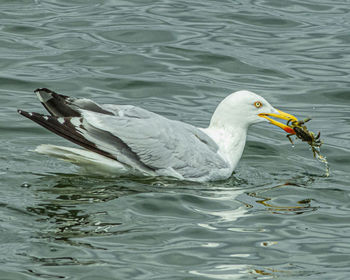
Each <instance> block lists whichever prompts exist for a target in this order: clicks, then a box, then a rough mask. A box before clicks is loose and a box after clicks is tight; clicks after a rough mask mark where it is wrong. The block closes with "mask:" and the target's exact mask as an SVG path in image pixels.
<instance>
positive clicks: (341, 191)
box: [0, 0, 350, 280]
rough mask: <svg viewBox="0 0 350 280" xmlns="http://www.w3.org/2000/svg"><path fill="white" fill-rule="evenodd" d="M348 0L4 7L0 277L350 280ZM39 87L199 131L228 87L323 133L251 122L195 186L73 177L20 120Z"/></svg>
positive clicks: (26, 1)
mask: <svg viewBox="0 0 350 280" xmlns="http://www.w3.org/2000/svg"><path fill="white" fill-rule="evenodd" d="M349 30H350V1H346V0H343V1H341V0H332V1H331V0H328V1H327V0H318V1H316V0H310V1H299V0H290V1H279V0H256V1H248V0H244V1H243V0H237V1H233V0H232V1H218V0H217V1H215V0H208V1H177V0H175V1H167V0H159V1H148V0H140V1H136V0H134V1H117V0H115V1H113V0H109V1H101V0H99V1H87V0H70V1H63V0H62V1H58V0H57V1H54V0H50V1H46V0H38V1H31V0H23V1H19V0H7V1H5V0H2V1H1V2H0V104H1V109H0V133H1V136H0V140H1V145H0V158H1V161H0V174H1V180H0V207H1V208H0V209H1V212H0V253H1V254H0V271H1V273H0V278H1V279H84V280H85V279H272V278H274V279H348V278H349V275H350V245H349V244H350V197H349V194H350V190H349V181H350V176H349V171H350V168H349V163H350V157H349V156H350V153H349V139H350V110H349V103H350V102H349V100H350V96H349V94H350V90H349V89H350V75H349V73H350V71H349V70H350V33H349ZM38 87H48V88H51V89H53V90H55V91H58V92H61V93H62V94H67V95H73V96H77V97H86V98H92V99H94V100H96V101H97V102H101V103H120V104H130V103H131V104H135V105H139V106H142V107H144V108H146V109H149V110H152V111H155V112H158V113H161V114H163V115H165V116H167V117H169V118H173V119H177V120H181V121H186V122H189V123H191V124H195V125H200V126H206V125H207V124H208V120H209V118H210V116H211V112H212V111H213V110H214V108H215V106H216V105H217V103H218V102H219V101H220V100H221V99H222V98H223V97H225V96H226V95H227V94H229V93H231V92H232V91H235V90H238V89H249V90H252V91H255V92H257V93H259V94H261V95H263V96H264V97H265V98H266V99H268V100H269V101H270V102H271V103H272V104H273V105H274V106H276V107H277V108H280V109H283V110H284V111H287V112H289V113H293V114H295V115H297V116H298V117H300V118H303V117H307V116H311V117H313V120H312V121H311V122H310V124H309V125H308V126H309V127H310V129H312V130H314V131H318V130H320V131H321V132H322V138H323V140H324V142H325V144H324V145H323V146H322V153H323V154H324V155H326V156H327V158H328V161H329V164H330V168H331V176H330V177H328V178H326V177H324V176H323V175H324V166H323V165H322V164H320V163H318V162H317V161H315V160H314V159H313V157H312V152H311V151H310V150H309V149H308V147H307V145H306V144H305V143H300V142H297V144H296V146H295V147H294V148H293V147H292V146H291V144H290V143H289V141H288V139H287V138H286V137H285V133H283V131H280V130H278V129H276V128H275V127H272V126H271V125H268V124H264V125H258V126H255V127H252V128H251V129H250V132H249V138H248V142H247V145H246V149H245V152H244V155H243V158H242V159H241V162H240V164H239V167H238V169H237V171H236V174H235V175H234V176H233V177H232V178H231V179H229V180H227V181H223V182H215V183H206V184H191V183H186V182H174V181H173V182H171V181H162V180H139V179H133V178H122V179H118V180H115V179H114V180H110V179H104V178H91V177H90V178H89V177H84V176H79V175H75V169H74V167H72V166H71V165H69V164H67V163H63V162H60V161H57V160H55V159H50V158H47V157H45V156H42V155H37V154H35V153H33V152H31V151H30V150H32V149H34V148H35V147H36V145H38V144H41V143H53V144H63V145H67V142H66V141H65V140H63V139H58V137H56V136H55V135H53V134H51V133H49V132H47V131H45V130H44V129H42V128H41V127H39V126H37V125H36V124H34V123H32V122H30V121H29V120H26V119H24V118H22V117H21V116H19V115H18V114H17V113H16V109H17V108H21V109H26V110H31V111H40V112H43V108H41V106H40V104H39V103H38V101H37V100H36V97H35V96H34V94H33V90H34V89H36V88H38Z"/></svg>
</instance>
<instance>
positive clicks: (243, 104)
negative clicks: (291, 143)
mask: <svg viewBox="0 0 350 280" xmlns="http://www.w3.org/2000/svg"><path fill="white" fill-rule="evenodd" d="M271 117H274V118H279V119H283V120H287V121H289V120H293V121H296V120H297V118H296V117H294V116H293V115H290V114H288V113H285V112H282V111H281V110H278V109H275V108H274V107H273V106H272V105H271V104H270V103H269V102H268V101H267V100H266V99H265V98H263V97H261V96H260V95H257V94H255V93H254V92H251V91H247V90H240V91H237V92H234V93H231V94H230V95H228V96H227V97H226V98H225V99H224V100H222V101H221V103H220V104H219V105H218V107H217V108H216V110H215V112H214V114H213V116H212V119H211V121H210V127H215V128H225V129H230V128H232V129H236V128H243V129H247V128H248V127H249V126H250V125H252V124H254V123H259V122H262V121H269V122H270V123H271V124H274V125H276V126H278V127H280V128H282V129H283V130H285V131H286V132H288V133H294V131H293V129H291V128H290V127H289V126H287V125H285V124H283V123H280V122H278V121H276V120H274V119H272V118H271Z"/></svg>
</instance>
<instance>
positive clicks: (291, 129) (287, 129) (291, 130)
mask: <svg viewBox="0 0 350 280" xmlns="http://www.w3.org/2000/svg"><path fill="white" fill-rule="evenodd" d="M283 130H284V131H285V132H287V133H289V134H295V131H294V129H293V128H291V127H289V126H285V127H284V128H283Z"/></svg>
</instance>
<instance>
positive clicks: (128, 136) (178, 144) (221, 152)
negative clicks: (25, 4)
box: [18, 88, 297, 181]
mask: <svg viewBox="0 0 350 280" xmlns="http://www.w3.org/2000/svg"><path fill="white" fill-rule="evenodd" d="M35 92H36V93H37V95H38V97H39V100H40V101H41V103H42V104H43V106H44V107H45V108H46V109H47V111H48V112H49V113H50V114H51V115H50V116H49V115H42V114H39V113H29V112H25V111H22V110H18V112H19V113H20V114H21V115H23V116H25V117H27V118H29V119H31V120H32V121H34V122H36V123H38V124H40V125H41V126H43V127H45V128H46V129H48V130H50V131H52V132H54V133H56V134H58V135H59V136H62V137H64V138H66V139H68V140H70V141H71V142H73V143H76V144H78V145H80V146H81V147H83V148H85V149H77V148H70V147H62V146H54V145H46V144H45V145H40V146H38V147H37V148H36V151H37V152H39V153H42V154H47V155H50V156H55V157H58V158H61V159H63V160H67V161H70V162H72V163H74V164H76V165H78V166H80V167H83V169H84V170H85V171H87V172H89V173H94V174H96V173H99V174H104V175H106V174H109V175H114V176H119V175H126V174H127V175H136V176H167V177H175V178H177V179H182V180H191V181H210V180H220V179H226V178H228V177H230V176H231V174H232V172H233V170H234V168H235V167H236V165H237V163H238V161H239V159H240V158H241V155H242V152H243V149H244V146H245V142H246V136H247V130H248V127H249V126H250V125H251V124H254V123H259V122H262V121H266V120H267V121H270V123H272V124H274V125H276V126H278V127H280V128H282V129H284V130H285V131H286V132H288V133H293V132H294V131H293V130H292V129H291V128H290V127H288V126H286V125H284V124H282V123H280V122H277V121H276V120H274V119H271V118H270V117H275V118H280V119H283V120H297V119H296V118H295V117H294V116H292V115H290V114H287V113H284V112H282V111H280V110H277V109H275V108H274V107H272V106H271V105H270V104H269V103H268V102H267V101H266V100H265V99H264V98H263V97H261V96H259V95H257V94H255V93H252V92H249V91H238V92H235V93H232V94H230V95H229V96H227V97H226V98H225V99H224V100H223V101H221V103H220V104H219V105H218V106H217V108H216V110H215V112H214V114H213V116H212V118H211V121H210V125H209V127H208V128H198V127H195V126H192V125H190V124H186V123H183V122H180V121H176V120H170V119H167V118H165V117H163V116H160V115H158V114H155V113H152V112H150V111H147V110H145V109H142V108H139V107H135V106H131V105H111V104H103V105H99V104H97V103H95V102H93V101H91V100H89V99H84V98H82V99H76V98H71V97H68V96H64V95H60V94H57V93H55V92H53V91H51V90H48V89H45V88H43V89H37V90H36V91H35Z"/></svg>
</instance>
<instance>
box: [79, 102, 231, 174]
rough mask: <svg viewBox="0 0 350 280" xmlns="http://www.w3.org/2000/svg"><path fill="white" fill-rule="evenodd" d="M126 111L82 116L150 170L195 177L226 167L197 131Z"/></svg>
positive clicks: (139, 111)
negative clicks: (116, 141)
mask: <svg viewBox="0 0 350 280" xmlns="http://www.w3.org/2000/svg"><path fill="white" fill-rule="evenodd" d="M130 109H132V110H131V111H128V110H125V111H126V112H124V114H125V115H124V116H122V117H111V116H107V115H102V114H96V113H92V112H88V111H84V112H82V116H83V117H84V119H85V121H86V122H87V123H88V124H89V125H90V126H91V127H94V128H95V129H98V130H101V131H104V132H107V133H109V134H110V135H113V136H114V137H116V138H117V139H120V141H121V142H122V143H124V144H125V145H126V146H127V147H128V148H130V150H131V151H132V152H133V153H134V154H135V156H136V157H137V158H138V160H139V161H140V162H141V163H142V164H143V165H145V166H147V167H148V168H150V169H152V170H155V171H157V170H164V169H172V170H174V171H175V172H177V173H178V174H180V175H182V176H183V177H184V178H189V177H190V178H196V177H201V176H204V175H206V174H207V173H209V172H210V171H211V170H213V169H215V170H216V169H222V168H226V167H227V164H226V163H225V161H224V160H223V159H222V158H221V157H220V156H219V155H218V154H217V151H218V147H217V145H216V143H215V142H214V141H213V140H212V139H211V138H210V137H209V136H207V135H206V134H205V133H203V132H202V131H201V130H199V129H198V128H196V127H193V126H191V125H188V124H185V123H182V122H178V121H172V120H169V119H166V118H164V117H162V116H159V115H157V114H154V113H151V112H148V111H146V110H143V109H140V108H137V107H133V108H130ZM144 111H145V112H144ZM130 112H133V113H134V114H136V112H137V117H135V116H130V115H127V114H130Z"/></svg>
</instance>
